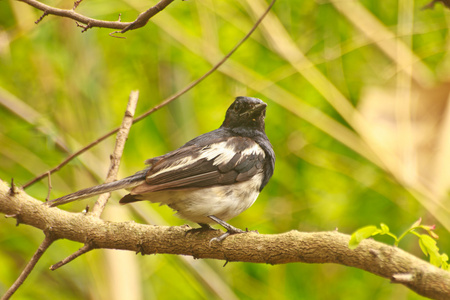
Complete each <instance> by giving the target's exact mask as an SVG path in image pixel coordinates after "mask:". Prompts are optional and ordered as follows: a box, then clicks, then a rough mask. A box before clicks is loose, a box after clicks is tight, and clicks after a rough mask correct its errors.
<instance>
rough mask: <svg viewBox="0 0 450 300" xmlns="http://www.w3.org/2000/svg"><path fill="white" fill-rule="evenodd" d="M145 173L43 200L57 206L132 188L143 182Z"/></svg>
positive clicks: (51, 205)
mask: <svg viewBox="0 0 450 300" xmlns="http://www.w3.org/2000/svg"><path fill="white" fill-rule="evenodd" d="M145 173H146V172H144V171H141V172H138V173H136V174H134V175H132V176H129V177H126V178H124V179H121V180H117V181H113V182H109V183H104V184H100V185H96V186H93V187H90V188H87V189H83V190H79V191H78V192H75V193H72V194H69V195H66V196H63V197H60V198H57V199H54V200H51V201H48V202H45V204H46V205H48V206H50V207H54V206H58V205H61V204H66V203H69V202H72V201H76V200H81V199H85V198H89V197H92V196H95V195H99V194H103V193H107V192H111V191H115V190H120V189H129V188H133V187H135V186H137V185H139V184H141V183H143V182H145Z"/></svg>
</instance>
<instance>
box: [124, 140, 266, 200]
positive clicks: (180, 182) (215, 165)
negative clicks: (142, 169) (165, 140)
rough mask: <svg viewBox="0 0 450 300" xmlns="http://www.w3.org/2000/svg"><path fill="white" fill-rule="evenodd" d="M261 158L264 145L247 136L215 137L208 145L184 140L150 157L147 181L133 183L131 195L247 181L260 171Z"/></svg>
mask: <svg viewBox="0 0 450 300" xmlns="http://www.w3.org/2000/svg"><path fill="white" fill-rule="evenodd" d="M210 142H211V141H210ZM264 159H265V152H264V151H263V149H262V148H261V147H260V146H259V145H258V144H257V143H256V142H255V141H253V140H252V139H250V138H247V137H227V138H224V139H223V138H222V139H215V140H214V141H212V142H211V143H208V144H207V145H204V144H203V145H202V144H200V145H199V144H187V145H185V146H183V147H181V148H180V149H178V150H175V151H173V152H170V153H168V154H167V155H164V156H162V157H158V158H156V159H155V160H153V161H152V160H149V161H148V163H149V164H150V167H149V169H148V171H147V174H146V179H145V181H146V182H145V183H143V184H141V185H139V186H137V187H135V188H134V189H133V190H132V191H131V195H138V194H145V193H150V192H155V191H163V190H178V189H186V188H200V187H208V186H216V185H229V184H232V183H235V182H241V181H246V180H249V179H251V178H252V177H253V176H254V175H255V174H257V173H260V172H263V166H264Z"/></svg>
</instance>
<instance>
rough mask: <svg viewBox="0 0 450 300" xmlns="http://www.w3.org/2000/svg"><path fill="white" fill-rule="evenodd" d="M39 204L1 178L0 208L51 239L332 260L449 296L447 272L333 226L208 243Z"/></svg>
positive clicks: (212, 254)
mask: <svg viewBox="0 0 450 300" xmlns="http://www.w3.org/2000/svg"><path fill="white" fill-rule="evenodd" d="M42 203H43V202H41V201H38V200H36V199H34V198H32V197H30V196H29V195H27V194H26V193H25V192H24V191H23V190H20V189H18V188H15V192H11V190H10V188H9V187H8V185H7V184H6V183H5V182H3V181H1V180H0V212H1V213H3V214H5V215H6V216H7V217H14V218H16V219H17V221H18V223H21V224H27V225H31V226H33V227H36V228H39V229H41V230H43V231H44V232H45V233H46V234H47V235H50V236H51V237H53V238H55V239H69V240H72V241H76V242H80V243H84V244H89V245H90V246H91V247H93V248H108V249H121V250H130V251H135V252H139V253H142V254H157V253H159V254H163V253H164V254H176V255H189V256H193V257H194V258H212V259H221V260H225V261H241V262H251V263H267V264H284V263H293V262H302V263H336V264H341V265H346V266H352V267H356V268H359V269H362V270H365V271H368V272H371V273H373V274H376V275H378V276H382V277H385V278H388V279H390V280H391V281H392V282H394V283H401V284H403V285H405V286H407V287H408V288H410V289H411V290H413V291H415V292H417V293H418V294H421V295H423V296H426V297H430V298H433V299H450V272H446V271H444V270H441V269H439V268H437V267H435V266H432V265H431V264H429V263H427V262H425V261H423V260H421V259H419V258H417V257H415V256H413V255H411V254H409V253H407V252H405V251H403V250H401V249H399V248H396V247H393V246H389V245H386V244H383V243H379V242H376V241H374V240H364V241H363V242H361V244H360V245H359V246H358V248H356V249H355V250H350V249H349V248H348V242H349V239H350V236H349V235H346V234H342V233H339V232H337V231H331V232H312V233H305V232H299V231H296V230H292V231H289V232H286V233H282V234H257V233H253V232H249V233H247V234H239V235H233V236H230V237H228V238H227V239H226V240H224V241H223V242H221V243H218V242H212V243H210V240H211V238H213V237H216V236H218V235H219V233H218V232H217V231H215V230H211V231H201V232H200V231H189V230H190V229H191V228H190V227H189V226H178V227H168V226H154V225H144V224H137V223H135V222H132V221H131V222H108V221H103V220H101V219H99V218H96V217H94V216H91V215H89V213H87V214H85V213H71V212H67V211H63V210H61V209H59V208H56V207H53V208H49V207H47V206H46V205H43V204H42Z"/></svg>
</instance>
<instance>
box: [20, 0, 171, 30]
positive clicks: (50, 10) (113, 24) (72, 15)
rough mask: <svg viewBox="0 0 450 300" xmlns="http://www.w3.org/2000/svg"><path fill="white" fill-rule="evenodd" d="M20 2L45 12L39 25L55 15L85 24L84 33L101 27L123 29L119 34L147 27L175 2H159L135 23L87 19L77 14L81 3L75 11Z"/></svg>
mask: <svg viewBox="0 0 450 300" xmlns="http://www.w3.org/2000/svg"><path fill="white" fill-rule="evenodd" d="M18 1H21V2H24V3H26V4H28V5H30V6H33V7H35V8H37V9H39V10H42V11H43V12H44V14H43V15H42V16H41V17H40V18H39V20H38V21H36V23H39V22H40V21H41V20H42V19H43V18H44V17H45V16H47V15H55V16H59V17H63V18H69V19H72V20H75V21H77V22H79V23H83V24H85V25H84V26H81V25H80V27H83V28H84V30H83V31H86V30H87V29H89V28H93V27H99V28H111V29H121V30H120V31H118V32H120V33H125V32H127V31H128V30H133V29H137V28H141V27H143V26H145V25H146V24H147V22H148V20H150V18H152V17H153V16H154V15H156V14H157V13H159V12H160V11H162V10H163V9H164V8H166V7H167V6H168V5H169V4H170V3H172V2H173V1H174V0H161V1H159V2H158V3H157V4H156V5H155V6H153V7H151V8H149V9H148V10H146V11H145V12H143V13H141V14H140V15H139V16H138V17H137V18H136V20H134V21H133V22H120V21H104V20H97V19H93V18H89V17H86V16H84V15H82V14H79V13H77V12H75V10H74V9H75V8H76V7H77V6H78V4H79V2H81V1H76V2H75V3H74V7H73V9H60V8H56V7H52V6H49V5H46V4H44V3H41V2H39V1H37V0H18Z"/></svg>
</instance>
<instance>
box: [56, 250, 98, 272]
mask: <svg viewBox="0 0 450 300" xmlns="http://www.w3.org/2000/svg"><path fill="white" fill-rule="evenodd" d="M91 250H94V247H92V246H91V244H84V245H83V247H81V248H80V249H78V250H77V251H76V252H74V253H73V254H71V255H69V256H67V257H66V258H64V259H63V260H61V261H59V262H57V263H56V264H54V265H52V266H50V270H52V271H54V270H56V269H58V268H61V267H62V266H64V265H65V264H68V263H70V262H71V261H72V260H74V259H75V258H77V257H80V256H81V255H83V254H85V253H87V252H89V251H91Z"/></svg>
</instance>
